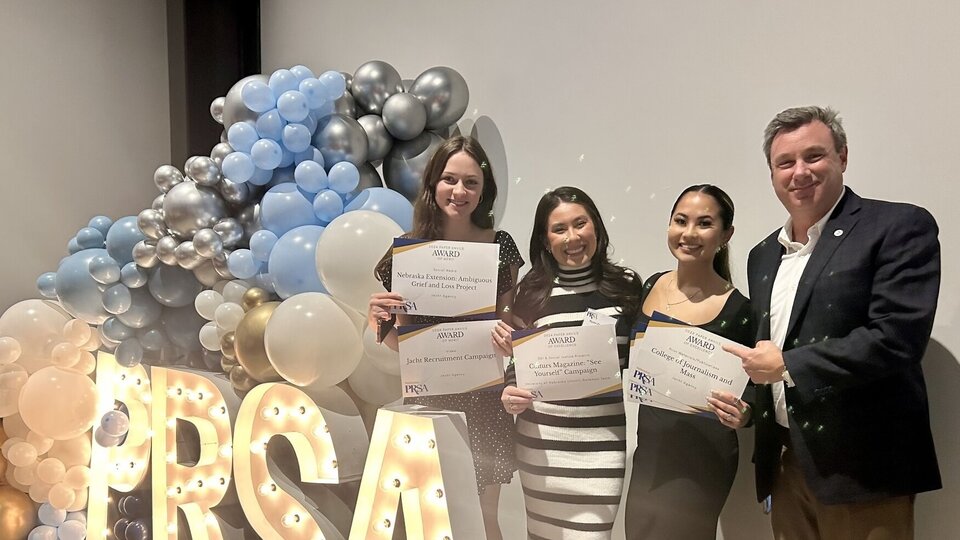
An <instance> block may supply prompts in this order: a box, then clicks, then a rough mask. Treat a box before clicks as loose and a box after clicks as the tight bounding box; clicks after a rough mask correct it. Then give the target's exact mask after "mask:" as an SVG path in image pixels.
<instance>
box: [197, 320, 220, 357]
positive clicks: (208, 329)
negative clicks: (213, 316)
mask: <svg viewBox="0 0 960 540" xmlns="http://www.w3.org/2000/svg"><path fill="white" fill-rule="evenodd" d="M200 344H201V345H203V348H204V349H207V350H208V351H219V350H220V334H219V332H218V331H217V323H215V322H208V323H207V324H205V325H203V326H202V327H201V328H200Z"/></svg>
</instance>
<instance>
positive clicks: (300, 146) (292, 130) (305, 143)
mask: <svg viewBox="0 0 960 540" xmlns="http://www.w3.org/2000/svg"><path fill="white" fill-rule="evenodd" d="M311 137H312V135H311V133H310V130H309V129H307V126H305V125H303V124H287V125H286V126H285V127H284V128H283V145H284V146H285V147H287V150H289V151H291V152H293V153H295V154H296V153H300V152H303V151H304V150H306V149H307V148H310V139H311ZM227 157H230V156H227ZM294 157H296V156H294ZM251 174H252V173H251Z"/></svg>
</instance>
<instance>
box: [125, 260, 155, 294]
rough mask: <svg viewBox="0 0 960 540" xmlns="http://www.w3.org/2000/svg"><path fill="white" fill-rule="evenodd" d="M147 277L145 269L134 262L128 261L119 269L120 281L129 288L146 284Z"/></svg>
mask: <svg viewBox="0 0 960 540" xmlns="http://www.w3.org/2000/svg"><path fill="white" fill-rule="evenodd" d="M148 277H149V274H147V271H146V270H145V269H143V268H140V267H139V266H137V263H135V262H128V263H127V264H125V265H123V268H121V269H120V282H121V283H123V284H124V285H126V286H127V287H130V288H131V289H136V288H137V287H143V286H144V285H146V284H147V278H148Z"/></svg>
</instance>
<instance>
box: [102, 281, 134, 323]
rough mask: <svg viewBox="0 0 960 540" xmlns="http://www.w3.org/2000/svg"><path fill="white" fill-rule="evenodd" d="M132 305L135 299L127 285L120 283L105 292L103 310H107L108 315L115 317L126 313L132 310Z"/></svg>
mask: <svg viewBox="0 0 960 540" xmlns="http://www.w3.org/2000/svg"><path fill="white" fill-rule="evenodd" d="M131 304H133V297H132V296H131V295H130V289H128V288H127V287H126V286H125V285H121V284H119V283H118V284H116V285H111V286H110V287H108V288H107V290H105V291H103V309H105V310H107V313H112V314H114V315H118V314H120V313H125V312H126V311H127V310H129V309H130V305H131Z"/></svg>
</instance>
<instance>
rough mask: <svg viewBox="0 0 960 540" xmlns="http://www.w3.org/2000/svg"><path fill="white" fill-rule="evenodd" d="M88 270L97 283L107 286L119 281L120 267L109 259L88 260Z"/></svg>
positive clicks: (96, 258) (95, 258)
mask: <svg viewBox="0 0 960 540" xmlns="http://www.w3.org/2000/svg"><path fill="white" fill-rule="evenodd" d="M88 268H89V269H90V275H91V276H93V279H95V280H97V283H103V284H104V285H109V284H111V283H116V282H117V281H120V265H118V264H117V261H115V260H113V259H111V258H110V257H94V258H92V259H90V265H89V266H88Z"/></svg>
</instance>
